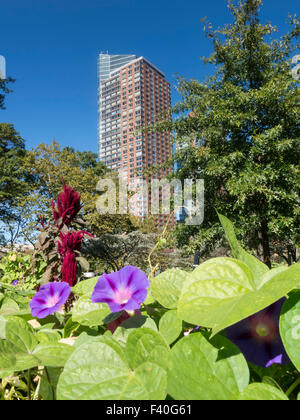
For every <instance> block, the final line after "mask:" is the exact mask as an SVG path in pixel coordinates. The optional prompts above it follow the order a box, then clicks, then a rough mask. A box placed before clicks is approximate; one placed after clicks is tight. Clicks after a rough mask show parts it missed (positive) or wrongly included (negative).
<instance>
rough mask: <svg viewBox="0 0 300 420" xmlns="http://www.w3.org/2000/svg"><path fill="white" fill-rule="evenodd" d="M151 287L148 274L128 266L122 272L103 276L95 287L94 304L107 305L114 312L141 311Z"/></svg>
mask: <svg viewBox="0 0 300 420" xmlns="http://www.w3.org/2000/svg"><path fill="white" fill-rule="evenodd" d="M149 286H150V283H149V280H148V278H147V276H146V274H145V273H144V272H143V271H141V270H139V269H138V268H137V267H133V266H131V265H128V266H126V267H124V268H122V269H121V270H120V271H117V272H114V273H110V274H103V275H102V276H101V277H100V278H99V280H98V283H97V284H96V286H95V289H94V292H93V294H92V302H94V303H97V302H103V303H107V304H108V306H109V308H110V310H111V311H112V312H120V311H122V310H126V311H134V310H136V309H139V308H140V306H141V304H142V303H143V302H144V301H145V299H146V297H147V288H148V287H149Z"/></svg>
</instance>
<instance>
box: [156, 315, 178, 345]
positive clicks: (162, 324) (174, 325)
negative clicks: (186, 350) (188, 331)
mask: <svg viewBox="0 0 300 420" xmlns="http://www.w3.org/2000/svg"><path fill="white" fill-rule="evenodd" d="M159 332H160V334H161V335H162V336H163V337H164V339H165V340H166V342H167V343H168V344H172V343H173V342H174V341H175V340H176V339H177V338H178V337H179V336H180V334H181V332H182V320H181V319H179V318H178V317H177V311H176V310H170V311H168V312H166V313H165V314H164V315H163V316H162V317H161V319H160V321H159Z"/></svg>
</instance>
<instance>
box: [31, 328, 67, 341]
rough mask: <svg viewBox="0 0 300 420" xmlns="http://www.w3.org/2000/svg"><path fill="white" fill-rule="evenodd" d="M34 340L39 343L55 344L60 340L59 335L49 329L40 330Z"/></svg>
mask: <svg viewBox="0 0 300 420" xmlns="http://www.w3.org/2000/svg"><path fill="white" fill-rule="evenodd" d="M35 336H36V338H37V339H38V341H39V343H43V344H46V343H57V342H58V341H59V340H60V339H61V335H60V334H59V333H58V332H57V331H55V330H50V329H42V330H40V331H38V332H37V333H36V335H35Z"/></svg>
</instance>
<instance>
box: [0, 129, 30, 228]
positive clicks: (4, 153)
mask: <svg viewBox="0 0 300 420" xmlns="http://www.w3.org/2000/svg"><path fill="white" fill-rule="evenodd" d="M24 156H25V144H24V140H23V139H22V137H21V136H20V135H19V133H18V132H17V131H16V130H15V128H14V126H13V125H12V124H6V123H0V221H1V222H6V221H7V222H8V221H11V220H14V219H15V216H16V215H15V213H14V207H15V206H16V203H17V201H18V199H19V198H20V197H22V196H23V195H26V193H27V181H28V179H27V175H26V173H25V172H24V171H23V170H22V162H23V159H24Z"/></svg>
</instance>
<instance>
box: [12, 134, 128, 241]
mask: <svg viewBox="0 0 300 420" xmlns="http://www.w3.org/2000/svg"><path fill="white" fill-rule="evenodd" d="M23 169H24V170H25V171H28V172H29V174H30V175H31V176H32V178H33V180H34V182H33V184H32V189H31V193H30V195H28V196H26V197H23V198H22V199H20V200H19V202H18V204H19V209H20V211H21V212H22V216H23V217H24V218H25V219H26V220H27V222H28V223H27V230H28V233H29V235H30V233H31V232H33V228H34V226H36V225H37V222H38V221H39V214H43V215H44V217H45V219H48V218H49V217H52V208H51V203H52V200H53V199H54V198H56V197H57V195H58V194H59V192H60V191H61V189H62V179H64V180H65V182H66V184H67V185H71V186H72V187H73V188H74V189H75V190H76V191H78V192H79V194H80V195H81V201H82V203H83V207H82V216H83V219H84V220H85V222H86V223H87V225H88V226H86V228H87V229H88V230H89V232H91V233H93V234H94V235H96V236H98V235H100V234H102V233H107V232H108V233H114V232H115V231H116V230H118V231H119V232H122V231H130V230H132V229H133V225H132V223H131V221H130V219H129V217H128V216H127V215H124V216H118V215H100V214H98V212H97V210H96V201H97V198H98V197H99V193H97V191H96V185H97V182H98V181H99V179H100V178H103V177H104V176H105V177H108V176H112V175H111V174H109V173H108V170H107V168H106V167H105V166H104V165H103V164H102V163H101V162H99V161H98V159H97V155H96V154H94V153H92V152H78V151H75V150H74V149H73V148H71V147H65V148H61V146H60V145H59V144H58V143H57V142H55V141H53V142H52V143H51V144H44V143H42V144H40V145H39V146H38V147H37V148H35V149H34V150H31V151H28V152H27V153H26V156H25V159H24V162H23Z"/></svg>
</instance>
